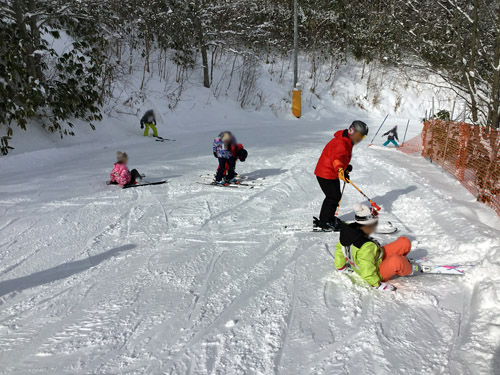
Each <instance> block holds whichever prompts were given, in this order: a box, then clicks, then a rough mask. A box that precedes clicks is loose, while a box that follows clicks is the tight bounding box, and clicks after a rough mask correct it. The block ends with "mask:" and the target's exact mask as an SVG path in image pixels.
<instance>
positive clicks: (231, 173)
mask: <svg viewBox="0 0 500 375" xmlns="http://www.w3.org/2000/svg"><path fill="white" fill-rule="evenodd" d="M226 163H227V167H228V169H227V176H226V179H227V180H228V181H229V180H232V179H233V178H234V168H235V166H236V160H235V159H234V158H233V157H231V158H229V159H225V158H219V169H218V170H217V176H216V177H215V181H222V176H224V171H225V170H226Z"/></svg>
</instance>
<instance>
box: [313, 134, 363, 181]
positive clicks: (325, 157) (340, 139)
mask: <svg viewBox="0 0 500 375" xmlns="http://www.w3.org/2000/svg"><path fill="white" fill-rule="evenodd" d="M353 146H354V145H353V144H352V141H351V138H350V137H349V133H348V131H347V129H346V130H339V131H338V132H336V133H335V137H334V138H333V139H332V140H331V141H330V142H328V144H327V145H326V146H325V148H324V149H323V153H322V154H321V157H320V158H319V160H318V164H317V165H316V170H315V171H314V174H315V175H316V176H318V177H321V178H325V179H327V180H337V179H338V178H339V175H338V173H337V170H338V169H339V168H344V169H346V168H347V166H348V165H349V163H350V162H351V157H352V148H353Z"/></svg>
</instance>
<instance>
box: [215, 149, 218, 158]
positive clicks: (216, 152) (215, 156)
mask: <svg viewBox="0 0 500 375" xmlns="http://www.w3.org/2000/svg"><path fill="white" fill-rule="evenodd" d="M214 156H215V157H216V158H217V159H218V157H217V152H216V151H214Z"/></svg>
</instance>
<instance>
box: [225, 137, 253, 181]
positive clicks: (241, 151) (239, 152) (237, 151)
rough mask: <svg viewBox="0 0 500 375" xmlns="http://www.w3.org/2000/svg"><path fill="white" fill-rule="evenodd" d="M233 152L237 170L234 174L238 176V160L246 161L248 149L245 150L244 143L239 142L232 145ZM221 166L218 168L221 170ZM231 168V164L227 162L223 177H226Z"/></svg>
mask: <svg viewBox="0 0 500 375" xmlns="http://www.w3.org/2000/svg"><path fill="white" fill-rule="evenodd" d="M232 152H233V157H234V166H235V171H234V176H235V177H236V176H238V173H236V161H238V160H239V161H241V162H244V161H245V160H247V157H248V151H247V150H245V148H244V147H243V145H242V144H241V143H238V144H237V145H236V146H233V147H232ZM219 169H220V166H219V167H218V168H217V171H219ZM228 170H229V164H228V163H227V162H226V168H225V170H224V174H223V176H222V177H223V178H224V177H226V175H227V173H228Z"/></svg>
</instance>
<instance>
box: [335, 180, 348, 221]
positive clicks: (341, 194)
mask: <svg viewBox="0 0 500 375" xmlns="http://www.w3.org/2000/svg"><path fill="white" fill-rule="evenodd" d="M345 184H346V182H345V181H344V186H342V193H340V199H339V204H338V206H337V211H336V212H335V216H339V209H340V202H342V197H343V196H344V189H345Z"/></svg>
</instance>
